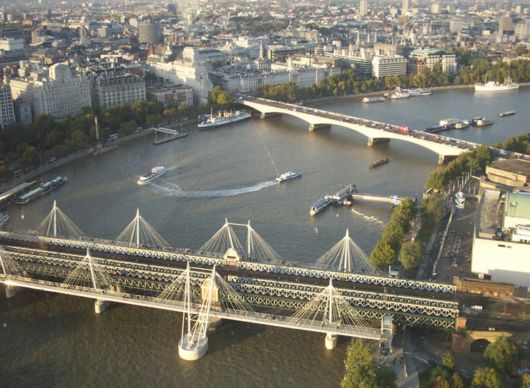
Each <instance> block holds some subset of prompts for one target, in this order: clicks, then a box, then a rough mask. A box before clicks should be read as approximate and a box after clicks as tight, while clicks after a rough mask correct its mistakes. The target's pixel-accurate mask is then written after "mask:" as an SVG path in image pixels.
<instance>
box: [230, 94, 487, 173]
mask: <svg viewBox="0 0 530 388" xmlns="http://www.w3.org/2000/svg"><path fill="white" fill-rule="evenodd" d="M238 102H239V103H240V104H242V105H245V106H247V107H249V108H252V109H254V110H256V111H257V112H259V113H260V116H261V118H267V117H269V116H274V115H288V116H293V117H296V118H299V119H300V120H303V121H305V122H307V123H308V124H309V130H310V131H314V130H317V129H321V128H329V127H330V126H331V125H336V126H340V127H345V128H348V129H350V130H352V131H355V132H357V133H360V134H362V135H364V136H366V137H367V138H368V145H369V146H372V145H374V144H377V143H383V142H388V141H390V139H395V140H401V141H405V142H408V143H413V144H416V145H418V146H420V147H423V148H426V149H428V150H430V151H432V152H434V153H436V154H437V155H438V162H439V163H443V162H444V161H446V160H450V159H453V158H455V157H456V156H458V155H460V154H461V153H463V152H468V151H470V150H473V149H475V148H477V147H479V146H480V144H478V143H472V142H469V141H465V140H460V139H454V138H450V137H447V136H441V135H437V134H432V133H427V132H424V131H417V130H413V129H410V128H408V127H405V126H399V125H394V124H388V123H382V122H378V121H374V120H368V119H363V118H359V117H354V116H348V115H343V114H340V113H335V112H330V111H326V110H322V109H316V108H312V107H307V106H301V105H296V104H289V103H285V102H279V101H273V100H268V99H264V98H258V97H249V96H242V97H239V100H238Z"/></svg>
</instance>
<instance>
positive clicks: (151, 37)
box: [138, 21, 162, 44]
mask: <svg viewBox="0 0 530 388" xmlns="http://www.w3.org/2000/svg"><path fill="white" fill-rule="evenodd" d="M138 42H139V43H146V44H158V43H162V35H161V33H160V24H159V23H157V22H150V21H145V22H142V23H140V25H139V26H138Z"/></svg>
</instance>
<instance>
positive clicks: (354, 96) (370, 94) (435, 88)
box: [304, 82, 530, 105]
mask: <svg viewBox="0 0 530 388" xmlns="http://www.w3.org/2000/svg"><path fill="white" fill-rule="evenodd" d="M519 85H520V86H522V87H528V86H530V82H521V83H520V84H519ZM474 87H475V85H473V84H471V85H446V86H433V87H430V88H428V89H430V90H432V91H433V92H434V93H436V92H445V91H449V90H462V89H473V88H474ZM386 92H387V90H380V91H377V92H366V93H354V94H346V95H343V96H325V97H315V98H308V99H306V100H304V105H305V104H316V103H319V102H326V101H332V100H354V99H362V98H364V97H378V96H382V95H383V94H385V93H386Z"/></svg>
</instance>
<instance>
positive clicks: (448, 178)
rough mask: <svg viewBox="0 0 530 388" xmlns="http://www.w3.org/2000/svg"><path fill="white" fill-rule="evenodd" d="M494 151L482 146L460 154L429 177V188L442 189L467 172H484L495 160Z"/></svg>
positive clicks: (427, 185)
mask: <svg viewBox="0 0 530 388" xmlns="http://www.w3.org/2000/svg"><path fill="white" fill-rule="evenodd" d="M494 158H495V156H494V154H493V152H492V151H491V150H490V149H489V148H488V147H487V146H481V147H479V148H477V149H475V150H473V151H472V152H467V153H463V154H461V155H459V156H458V157H457V158H456V159H454V160H452V161H450V162H449V163H448V164H446V165H444V166H441V167H439V168H438V169H436V170H435V171H433V172H432V173H431V175H430V176H429V178H428V179H427V184H426V187H427V188H432V189H434V190H438V191H441V190H443V189H444V188H445V187H446V186H447V185H448V184H449V183H451V182H452V181H454V180H455V179H456V178H458V177H460V176H462V175H463V174H466V173H468V172H470V171H471V172H472V173H483V172H484V170H485V168H486V165H487V164H488V163H489V162H491V161H492V160H494Z"/></svg>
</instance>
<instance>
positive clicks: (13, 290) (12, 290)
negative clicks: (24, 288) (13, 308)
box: [6, 286, 21, 298]
mask: <svg viewBox="0 0 530 388" xmlns="http://www.w3.org/2000/svg"><path fill="white" fill-rule="evenodd" d="M20 290H21V288H20V287H15V286H6V298H13V297H14V296H15V295H17V294H18V293H19V292H20Z"/></svg>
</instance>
